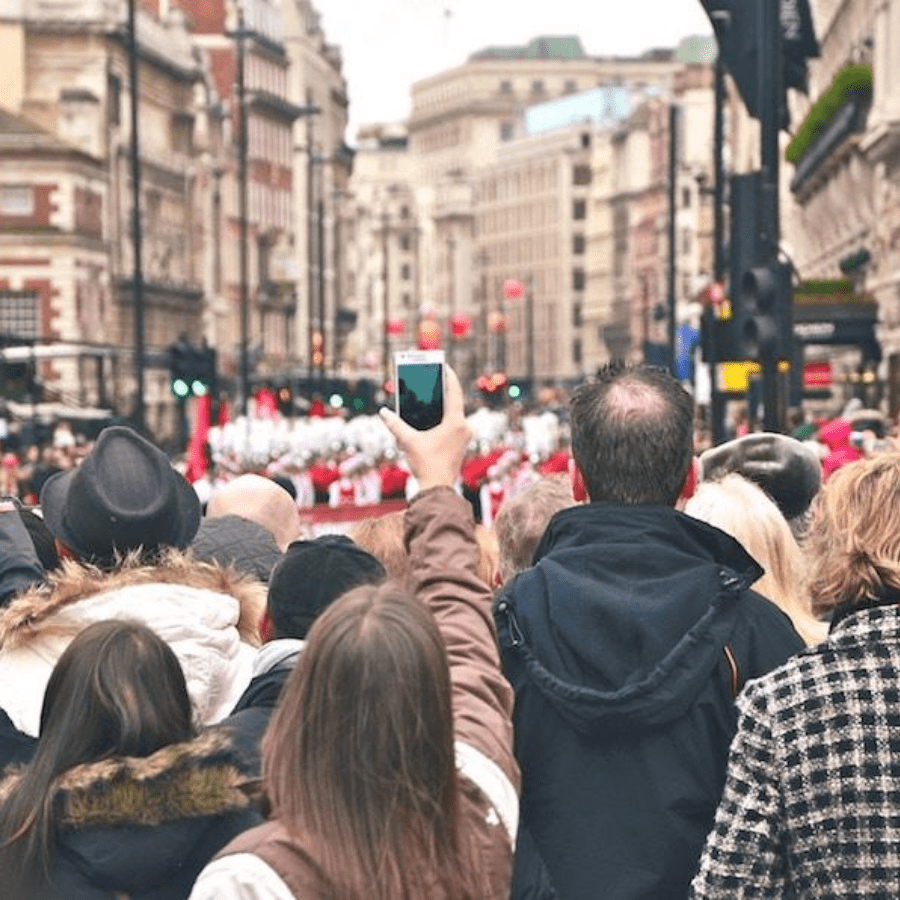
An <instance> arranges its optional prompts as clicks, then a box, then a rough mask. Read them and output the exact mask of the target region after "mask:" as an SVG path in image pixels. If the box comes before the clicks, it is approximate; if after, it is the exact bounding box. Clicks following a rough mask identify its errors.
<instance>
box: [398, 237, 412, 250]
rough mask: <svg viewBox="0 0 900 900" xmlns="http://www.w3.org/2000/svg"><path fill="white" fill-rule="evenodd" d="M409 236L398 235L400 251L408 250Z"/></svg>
mask: <svg viewBox="0 0 900 900" xmlns="http://www.w3.org/2000/svg"><path fill="white" fill-rule="evenodd" d="M409 243H410V242H409V235H408V234H401V235H400V249H401V250H409Z"/></svg>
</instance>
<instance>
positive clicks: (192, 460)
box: [185, 394, 212, 483]
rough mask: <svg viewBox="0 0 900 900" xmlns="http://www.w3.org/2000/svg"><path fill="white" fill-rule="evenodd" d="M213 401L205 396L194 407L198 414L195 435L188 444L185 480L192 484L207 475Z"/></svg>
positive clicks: (195, 421) (199, 398)
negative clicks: (207, 444)
mask: <svg viewBox="0 0 900 900" xmlns="http://www.w3.org/2000/svg"><path fill="white" fill-rule="evenodd" d="M211 400H212V398H211V397H210V396H209V394H204V395H203V396H202V397H198V398H197V402H196V404H195V406H194V410H195V412H196V418H195V420H194V433H193V434H192V435H191V442H190V443H189V444H188V464H187V471H186V472H185V478H187V480H188V481H190V482H191V483H193V482H195V481H196V480H197V479H198V478H202V477H203V476H204V475H205V474H206V439H207V437H208V436H209V417H210V408H211V406H212V403H211Z"/></svg>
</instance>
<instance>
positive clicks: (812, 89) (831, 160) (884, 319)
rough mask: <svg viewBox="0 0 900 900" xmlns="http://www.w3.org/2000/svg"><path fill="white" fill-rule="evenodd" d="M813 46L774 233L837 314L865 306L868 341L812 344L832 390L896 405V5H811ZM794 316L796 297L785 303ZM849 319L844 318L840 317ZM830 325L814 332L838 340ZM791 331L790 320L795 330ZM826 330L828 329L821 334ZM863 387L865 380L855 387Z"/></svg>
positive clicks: (872, 0) (864, 0)
mask: <svg viewBox="0 0 900 900" xmlns="http://www.w3.org/2000/svg"><path fill="white" fill-rule="evenodd" d="M811 6H812V11H813V16H814V21H815V24H816V31H817V33H818V36H819V43H820V47H821V55H820V57H819V58H818V59H816V60H812V61H811V62H810V78H809V93H808V95H807V96H806V97H804V96H802V95H794V98H793V99H794V105H793V109H792V118H793V120H794V122H795V127H794V138H793V140H792V141H791V142H790V143H789V144H787V146H786V148H785V150H786V157H787V165H786V166H785V169H786V171H787V177H788V179H789V182H788V187H787V190H786V191H785V192H784V195H783V199H782V209H783V223H784V228H783V237H784V240H785V242H786V244H787V246H788V247H789V248H790V250H791V253H792V255H793V258H794V262H795V265H796V266H797V268H798V270H799V272H800V273H801V275H802V276H803V278H804V279H806V280H808V281H815V282H817V283H819V284H823V285H825V286H827V287H828V288H829V291H830V298H829V299H830V302H831V303H833V304H837V305H839V307H840V308H841V309H842V310H843V314H844V315H846V316H847V317H850V316H855V315H856V314H857V313H859V312H861V311H862V309H863V307H864V306H865V305H866V304H867V303H870V302H871V301H872V300H874V301H875V303H876V304H877V318H878V324H877V342H876V345H875V346H872V342H865V341H857V340H855V339H854V340H853V341H850V340H848V341H846V342H844V341H841V342H840V343H838V344H837V346H834V344H828V345H823V346H817V345H816V343H815V341H814V337H815V336H814V335H810V336H809V340H808V341H807V346H806V348H805V349H806V360H807V361H809V360H810V359H815V358H816V357H817V355H819V356H822V357H827V358H829V359H832V360H833V361H834V368H835V371H834V380H835V385H834V393H835V400H836V401H838V402H845V401H846V400H848V399H849V398H850V397H851V396H854V395H856V396H861V398H862V399H864V400H865V401H867V402H871V403H878V402H884V403H885V404H886V407H887V409H888V411H889V412H890V413H891V415H892V416H895V415H896V414H897V412H898V411H900V165H898V160H900V83H898V78H897V75H898V73H900V3H898V2H896V0H819V2H813V3H812V4H811ZM795 314H796V302H795ZM848 321H849V319H848ZM836 322H837V323H838V324H832V326H831V329H830V331H828V329H825V330H823V332H822V333H823V335H825V336H826V337H828V339H829V340H835V342H837V341H838V340H840V337H839V335H838V336H837V337H836V336H835V333H834V332H835V331H839V330H840V329H841V328H842V327H843V326H841V324H840V322H839V320H836ZM795 331H796V328H795ZM826 331H828V334H826ZM867 385H870V387H866V386H867Z"/></svg>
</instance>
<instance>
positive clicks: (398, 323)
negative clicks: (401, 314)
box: [385, 319, 406, 335]
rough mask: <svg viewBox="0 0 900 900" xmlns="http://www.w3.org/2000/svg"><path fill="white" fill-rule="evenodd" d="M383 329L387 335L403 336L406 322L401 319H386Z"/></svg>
mask: <svg viewBox="0 0 900 900" xmlns="http://www.w3.org/2000/svg"><path fill="white" fill-rule="evenodd" d="M385 329H386V330H387V333H388V334H394V335H396V334H403V332H404V331H406V322H404V321H403V319H388V321H387V324H386V325H385Z"/></svg>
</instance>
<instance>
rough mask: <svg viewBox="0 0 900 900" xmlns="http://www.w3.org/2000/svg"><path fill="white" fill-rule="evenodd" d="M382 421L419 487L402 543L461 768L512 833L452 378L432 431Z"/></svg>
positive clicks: (509, 786) (487, 617)
mask: <svg viewBox="0 0 900 900" xmlns="http://www.w3.org/2000/svg"><path fill="white" fill-rule="evenodd" d="M382 416H383V417H384V419H385V421H386V423H387V425H388V428H390V430H391V432H392V433H393V434H394V436H395V437H396V439H397V443H398V445H399V446H400V448H401V449H402V450H403V451H405V453H406V455H407V459H408V462H409V467H410V470H411V471H412V473H413V475H414V476H415V477H416V478H417V479H418V480H419V483H420V485H421V491H420V493H419V494H418V495H417V496H416V497H415V498H414V500H413V501H412V503H411V504H410V507H409V509H408V510H407V513H406V532H405V538H406V544H407V549H408V551H409V555H410V570H411V573H412V579H413V584H412V586H413V590H414V591H415V592H416V596H418V597H419V598H420V599H421V600H422V602H423V603H425V604H427V605H428V607H429V608H430V609H431V611H432V613H433V614H434V617H435V619H436V620H437V623H438V627H439V628H440V630H441V634H442V636H443V638H444V644H445V646H446V648H447V658H448V662H449V665H450V677H451V682H452V689H453V714H454V731H455V735H456V741H457V758H458V761H459V762H460V764H461V766H462V768H463V771H464V773H465V774H467V775H469V777H470V778H471V779H472V780H473V781H475V782H476V783H477V784H478V785H479V787H481V788H482V790H484V791H485V793H487V794H488V796H489V797H490V799H491V800H492V802H493V803H494V805H495V807H497V811H498V813H499V814H500V815H501V817H502V818H504V824H507V826H509V821H507V820H508V819H511V818H515V817H516V816H517V801H516V799H515V794H516V792H517V788H518V770H517V768H516V764H515V760H514V757H513V752H512V743H513V742H512V721H511V715H512V702H513V695H512V689H511V687H510V685H509V683H508V682H507V681H506V679H505V678H504V677H503V675H502V673H501V670H500V656H499V652H498V649H497V638H496V633H495V631H494V624H493V618H492V615H491V600H492V596H491V590H490V588H489V587H488V586H487V585H486V584H485V583H484V582H483V581H481V579H480V578H479V577H478V574H477V564H478V545H477V543H476V541H475V522H474V517H473V515H472V510H471V507H470V506H469V504H468V502H467V501H466V500H464V499H463V498H462V497H460V496H459V495H458V494H457V493H456V492H455V491H454V490H453V488H452V485H453V483H454V482H455V481H456V479H457V478H458V476H459V471H460V468H461V466H462V460H463V457H464V455H465V451H466V447H467V445H468V442H469V439H470V434H471V433H470V430H469V427H468V424H467V422H466V420H465V416H464V414H463V398H462V389H461V388H460V386H459V381H458V380H457V378H456V375H455V374H454V373H453V372H452V370H449V369H448V370H447V397H446V402H445V413H444V418H443V421H442V422H441V423H440V424H439V425H437V426H436V427H435V428H432V429H430V430H428V431H416V430H415V429H413V428H411V427H410V426H408V425H407V424H406V423H405V422H402V421H401V420H400V419H399V418H398V417H397V416H396V415H395V414H394V413H392V412H390V411H389V410H383V411H382ZM472 751H474V753H473V752H472ZM479 758H482V759H479ZM467 761H468V764H467ZM482 761H483V762H485V763H487V765H486V766H482V767H481V768H482V769H484V770H485V771H483V772H482V773H481V774H480V775H479V776H477V777H476V775H474V774H473V771H472V768H473V767H474V768H475V769H477V768H478V767H479V764H480V762H482ZM485 778H487V779H488V780H489V781H490V782H491V784H492V785H493V786H491V787H488V786H486V784H485V783H483V782H484V779H485ZM514 833H515V830H514V829H513V834H514Z"/></svg>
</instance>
